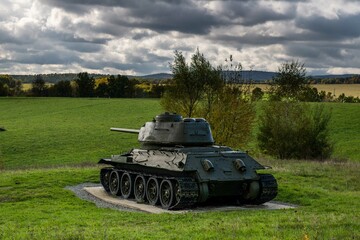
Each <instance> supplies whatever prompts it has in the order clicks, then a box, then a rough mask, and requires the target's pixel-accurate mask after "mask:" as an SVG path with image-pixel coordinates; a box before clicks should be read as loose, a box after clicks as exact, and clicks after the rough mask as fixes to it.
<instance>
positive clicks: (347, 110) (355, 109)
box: [327, 103, 360, 162]
mask: <svg viewBox="0 0 360 240" xmlns="http://www.w3.org/2000/svg"><path fill="white" fill-rule="evenodd" d="M327 107H329V108H330V109H331V111H332V118H331V122H330V126H329V129H330V137H331V140H332V142H333V143H334V153H333V156H332V157H333V158H335V159H350V160H352V161H357V162H360V105H359V104H357V103H351V104H343V103H328V104H327Z"/></svg>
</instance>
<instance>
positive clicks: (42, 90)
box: [31, 75, 48, 97]
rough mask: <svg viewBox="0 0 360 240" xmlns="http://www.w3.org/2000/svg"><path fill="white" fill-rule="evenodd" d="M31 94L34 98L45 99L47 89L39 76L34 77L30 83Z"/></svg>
mask: <svg viewBox="0 0 360 240" xmlns="http://www.w3.org/2000/svg"><path fill="white" fill-rule="evenodd" d="M31 92H32V94H33V96H35V97H45V96H47V95H48V87H47V86H46V84H45V81H44V79H43V78H42V76H41V75H35V79H34V80H33V82H32V88H31Z"/></svg>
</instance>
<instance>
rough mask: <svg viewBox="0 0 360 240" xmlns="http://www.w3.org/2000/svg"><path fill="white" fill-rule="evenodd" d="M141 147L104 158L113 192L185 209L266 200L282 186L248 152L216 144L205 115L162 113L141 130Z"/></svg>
mask: <svg viewBox="0 0 360 240" xmlns="http://www.w3.org/2000/svg"><path fill="white" fill-rule="evenodd" d="M111 130H112V131H117V132H125V133H130V134H138V141H139V142H140V144H141V147H140V148H134V149H132V150H130V151H129V152H126V153H123V154H118V155H112V156H111V157H110V158H104V159H101V160H100V161H99V164H105V165H107V166H106V167H104V168H102V169H101V170H100V181H101V184H102V186H103V187H104V189H105V190H106V191H107V192H108V193H109V194H112V195H114V196H120V197H122V198H125V199H134V200H135V201H136V202H138V203H145V204H150V205H156V206H160V207H162V208H164V209H171V210H177V209H184V208H190V207H194V206H197V205H203V204H207V203H211V202H216V203H220V204H222V203H224V204H227V203H230V202H231V203H236V204H256V205H259V204H263V203H265V202H268V201H270V200H272V199H274V198H275V197H276V195H277V189H278V185H277V182H276V179H275V178H274V176H273V175H271V174H264V173H263V174H261V173H257V171H258V170H263V169H267V168H269V167H265V166H263V165H261V164H260V163H259V162H257V161H256V160H255V159H253V158H252V157H250V156H249V155H248V154H247V153H246V152H243V151H239V150H233V149H231V148H230V147H227V146H218V145H216V144H215V142H214V139H213V136H212V134H211V129H210V126H209V123H208V122H207V121H206V120H205V119H203V118H183V117H182V116H181V115H179V114H175V113H167V112H165V113H162V114H160V115H158V116H156V117H155V118H154V119H153V120H152V121H151V122H146V123H145V125H144V126H143V127H141V129H140V130H136V129H125V128H111Z"/></svg>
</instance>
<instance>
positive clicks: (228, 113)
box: [161, 50, 255, 147]
mask: <svg viewBox="0 0 360 240" xmlns="http://www.w3.org/2000/svg"><path fill="white" fill-rule="evenodd" d="M231 64H232V58H231ZM232 66H237V67H236V69H234V68H232ZM232 66H230V67H229V66H220V67H217V68H215V67H213V66H212V65H211V64H210V62H209V61H208V60H206V58H205V57H204V55H203V54H201V53H200V52H199V50H197V51H196V53H195V54H194V55H193V56H192V58H191V64H187V63H186V61H185V58H184V56H183V55H182V54H181V53H180V52H177V51H176V52H175V60H174V63H173V64H172V65H171V69H172V71H173V74H174V78H173V79H172V80H171V82H170V84H169V85H170V86H168V87H167V89H166V91H165V93H164V95H163V97H162V99H161V104H162V106H163V107H164V108H165V110H167V111H170V112H177V113H180V114H181V115H183V116H188V117H192V116H194V115H196V116H198V117H204V118H206V119H207V120H208V121H209V123H210V125H211V127H212V133H213V135H214V138H215V141H216V142H217V143H218V144H223V145H229V146H232V147H240V146H244V145H245V144H246V140H247V139H248V138H249V136H250V133H251V127H252V122H253V120H254V117H255V109H254V106H253V104H252V103H251V101H250V100H251V98H250V97H249V95H248V94H249V89H250V87H248V85H245V84H242V83H243V81H242V79H241V74H240V73H239V72H240V71H241V67H240V68H238V66H241V65H239V64H237V65H232ZM223 69H232V71H229V73H231V74H223V72H224V71H223Z"/></svg>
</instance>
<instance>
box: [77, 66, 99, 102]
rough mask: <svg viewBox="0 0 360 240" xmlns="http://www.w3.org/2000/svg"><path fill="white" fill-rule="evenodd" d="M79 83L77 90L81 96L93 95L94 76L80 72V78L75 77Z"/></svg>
mask: <svg viewBox="0 0 360 240" xmlns="http://www.w3.org/2000/svg"><path fill="white" fill-rule="evenodd" d="M75 82H76V84H77V91H78V95H79V97H93V96H94V88H95V80H94V78H93V77H89V74H88V73H87V72H81V73H79V74H78V78H77V79H75Z"/></svg>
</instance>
